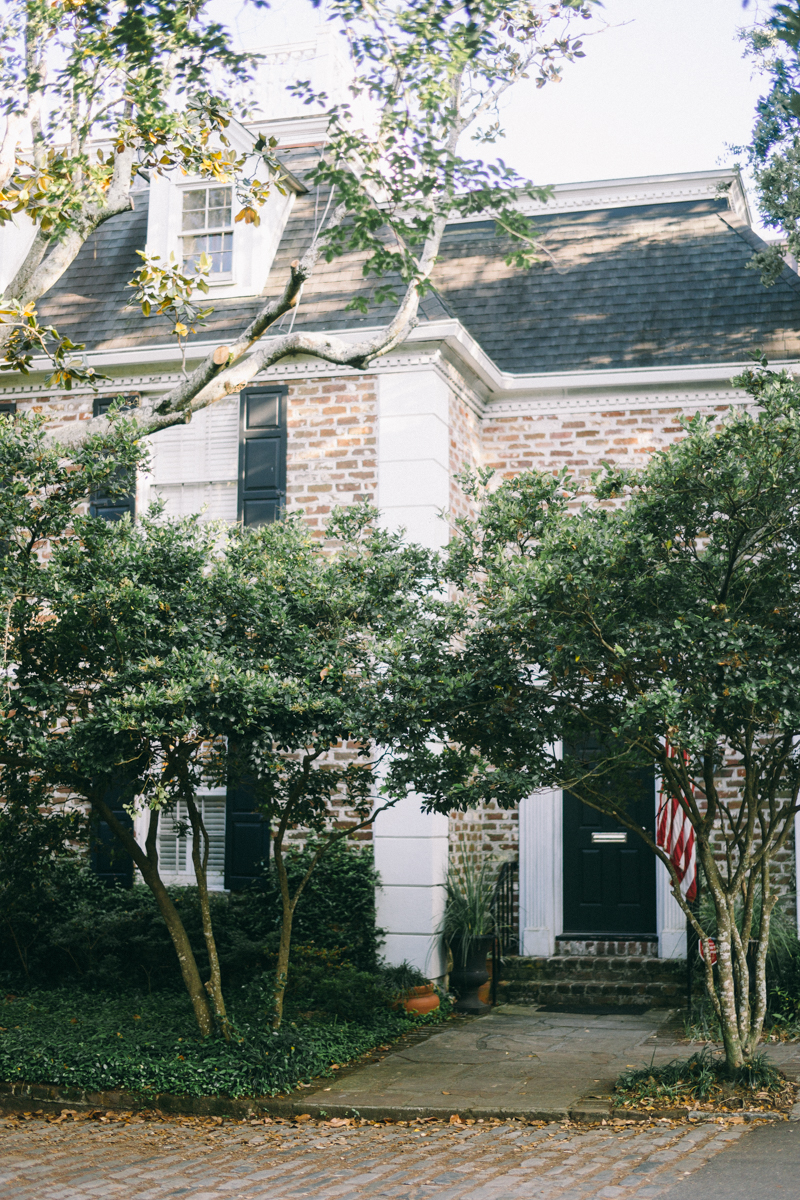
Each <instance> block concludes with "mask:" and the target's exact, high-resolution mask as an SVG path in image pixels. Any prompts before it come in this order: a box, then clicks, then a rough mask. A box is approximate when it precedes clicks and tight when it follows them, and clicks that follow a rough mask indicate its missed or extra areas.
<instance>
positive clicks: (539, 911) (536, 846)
mask: <svg viewBox="0 0 800 1200" xmlns="http://www.w3.org/2000/svg"><path fill="white" fill-rule="evenodd" d="M657 783H658V781H657V780H656V790H655V803H656V804H657V803H658V789H657ZM562 814H563V800H562V793H561V791H560V790H552V791H541V792H534V793H533V795H531V796H527V797H526V798H525V799H524V800H523V801H522V802H521V803H520V806H519V952H520V954H524V955H530V956H531V957H536V958H539V957H544V958H546V957H549V956H550V955H552V954H555V951H556V938H557V937H558V935H559V934H560V933H563V931H564V917H563V895H564V893H563V886H564V880H563V859H564V847H563V815H562ZM656 931H657V933H658V956H659V958H685V957H686V918H685V916H684V915H683V912H682V910H681V907H680V905H679V904H678V902H677V900H676V899H675V897H674V896H673V894H672V889H671V887H670V878H669V872H668V871H667V868H666V867H665V866H664V864H663V863H662V862H661V861H660V860H659V861H657V862H656ZM631 940H634V941H635V940H636V939H635V938H632V939H631Z"/></svg>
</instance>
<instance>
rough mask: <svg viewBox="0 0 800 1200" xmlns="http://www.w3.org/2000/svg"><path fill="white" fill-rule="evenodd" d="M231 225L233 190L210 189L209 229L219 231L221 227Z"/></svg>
mask: <svg viewBox="0 0 800 1200" xmlns="http://www.w3.org/2000/svg"><path fill="white" fill-rule="evenodd" d="M230 223H231V189H230V188H209V189H208V223H207V228H208V229H218V228H219V227H220V225H230Z"/></svg>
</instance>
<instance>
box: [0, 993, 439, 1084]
mask: <svg viewBox="0 0 800 1200" xmlns="http://www.w3.org/2000/svg"><path fill="white" fill-rule="evenodd" d="M231 1011H232V1017H233V1025H234V1040H233V1041H232V1042H224V1041H222V1039H219V1038H209V1039H207V1040H206V1041H203V1040H202V1039H201V1038H200V1037H199V1036H198V1035H197V1034H196V1031H195V1030H193V1024H194V1023H193V1020H192V1014H191V1010H190V1007H189V1001H188V999H187V998H186V996H185V995H179V994H177V993H176V994H175V995H171V994H169V993H160V994H157V995H151V996H147V995H143V996H139V997H134V996H133V995H131V994H130V993H129V994H128V995H127V996H121V997H120V996H115V997H112V996H94V997H87V996H86V995H83V994H81V993H80V992H76V991H75V990H72V989H69V990H67V989H53V990H49V991H45V992H36V991H33V992H30V993H28V994H26V995H25V996H21V997H7V998H6V999H5V1001H2V1002H0V1079H3V1080H11V1081H13V1080H21V1081H25V1082H27V1083H47V1084H56V1085H59V1086H62V1087H78V1088H86V1089H88V1090H98V1091H99V1090H107V1089H110V1088H123V1089H125V1090H131V1091H134V1092H137V1093H139V1094H140V1095H142V1096H143V1097H144V1098H146V1097H149V1096H154V1095H155V1094H157V1093H158V1092H172V1093H178V1094H188V1095H192V1096H203V1095H221V1096H245V1095H250V1096H259V1095H275V1094H276V1093H278V1092H285V1091H288V1090H290V1089H292V1088H294V1087H295V1086H296V1085H297V1083H298V1082H300V1081H302V1082H308V1081H309V1080H311V1079H312V1078H314V1077H315V1076H319V1075H330V1074H331V1073H332V1072H331V1068H332V1066H333V1065H334V1064H336V1065H341V1064H343V1063H346V1062H347V1061H348V1060H350V1059H353V1058H356V1057H358V1056H359V1055H361V1054H364V1053H365V1052H366V1051H368V1050H370V1049H372V1048H373V1047H374V1046H375V1045H377V1044H380V1043H384V1042H388V1041H391V1040H393V1039H395V1038H397V1037H399V1036H400V1035H401V1034H403V1033H405V1032H406V1031H407V1030H409V1029H411V1028H414V1027H416V1026H417V1025H419V1024H435V1023H437V1022H439V1021H441V1020H442V1018H443V1017H444V1016H446V1014H447V1009H446V1007H445V1008H443V1009H441V1010H439V1011H437V1012H435V1013H431V1014H428V1016H426V1017H414V1016H412V1015H410V1014H407V1013H405V1012H404V1011H402V1010H398V1011H391V1010H389V1009H388V1008H386V1006H385V1005H383V1006H379V1007H377V1008H375V1009H374V1010H372V1011H371V1012H369V1013H365V1014H364V1016H363V1019H362V1020H361V1021H360V1022H358V1021H355V1020H352V1019H350V1020H338V1019H326V1020H320V1019H315V1020H306V1021H297V1022H288V1021H287V1022H285V1023H284V1026H283V1028H282V1029H281V1030H280V1032H279V1033H273V1032H272V1030H271V1029H270V1027H269V1023H268V1021H267V1020H265V1019H264V1018H263V1017H262V1016H261V1015H260V1014H259V1012H258V1011H257V1010H253V1009H251V1008H249V1007H248V1006H247V1004H246V1003H244V1002H242V1001H240V1002H239V1003H238V1004H237V1003H236V1002H234V1004H232V1005H231ZM187 1031H188V1036H187Z"/></svg>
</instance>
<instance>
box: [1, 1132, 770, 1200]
mask: <svg viewBox="0 0 800 1200" xmlns="http://www.w3.org/2000/svg"><path fill="white" fill-rule="evenodd" d="M747 1133H748V1127H747V1126H745V1125H744V1124H738V1123H735V1122H733V1121H727V1122H725V1123H724V1124H702V1125H698V1126H691V1125H678V1124H674V1125H673V1124H655V1125H651V1126H649V1127H646V1128H643V1127H642V1126H632V1125H626V1126H605V1127H602V1126H601V1127H593V1128H591V1129H586V1130H578V1129H576V1127H575V1126H569V1125H547V1126H544V1127H538V1128H537V1127H535V1126H531V1125H523V1124H518V1123H505V1124H499V1125H490V1124H488V1123H487V1124H485V1125H484V1124H475V1125H470V1126H466V1127H464V1126H462V1127H458V1126H449V1125H444V1124H442V1123H421V1124H417V1125H414V1124H412V1125H410V1126H409V1127H406V1128H403V1127H401V1126H398V1125H388V1126H374V1125H366V1124H365V1125H361V1126H341V1125H336V1126H332V1125H330V1124H323V1123H320V1124H316V1123H313V1122H309V1123H306V1124H301V1125H297V1126H294V1125H289V1124H269V1125H263V1124H256V1123H250V1124H235V1125H230V1126H223V1127H216V1128H209V1126H208V1125H205V1126H200V1125H199V1124H189V1123H185V1122H184V1123H180V1122H174V1121H170V1122H166V1121H165V1122H161V1121H153V1122H147V1123H144V1122H140V1123H134V1122H130V1123H128V1122H110V1123H108V1124H98V1123H96V1122H94V1121H92V1122H89V1121H81V1122H80V1123H76V1124H73V1123H72V1122H71V1121H69V1122H67V1123H65V1124H62V1125H54V1124H48V1123H47V1122H45V1121H43V1120H37V1119H34V1120H31V1121H28V1122H25V1123H23V1124H21V1125H20V1126H18V1127H13V1126H12V1125H10V1124H6V1125H5V1126H3V1127H2V1128H0V1193H2V1194H3V1195H6V1196H9V1197H12V1196H13V1197H14V1200H99V1198H100V1197H117V1196H119V1197H125V1198H126V1200H128V1198H129V1197H130V1198H131V1200H167V1197H170V1198H171V1197H179V1196H186V1197H187V1200H188V1198H191V1200H267V1197H269V1200H278V1198H280V1197H286V1200H294V1198H295V1197H296V1198H298V1200H299V1198H300V1197H306V1196H307V1197H313V1198H314V1200H334V1198H335V1200H361V1198H364V1200H367V1198H374V1197H386V1198H391V1200H517V1198H519V1200H522V1198H523V1197H524V1200H538V1198H544V1197H546V1198H547V1200H593V1198H596V1200H611V1198H612V1197H617V1196H621V1197H625V1200H652V1198H653V1197H656V1196H659V1195H660V1194H661V1193H662V1192H664V1191H665V1190H666V1189H667V1188H669V1187H671V1186H673V1185H675V1184H676V1183H680V1182H682V1181H684V1180H687V1179H688V1177H689V1176H690V1175H691V1174H692V1173H693V1172H694V1171H696V1170H697V1169H698V1168H699V1167H701V1166H703V1164H705V1163H706V1162H708V1161H709V1160H710V1159H712V1158H713V1157H714V1156H715V1155H717V1154H719V1153H720V1152H721V1151H724V1150H725V1149H726V1147H728V1146H731V1145H733V1144H735V1143H736V1142H737V1141H738V1139H739V1138H741V1137H742V1136H743V1135H744V1136H746V1135H747Z"/></svg>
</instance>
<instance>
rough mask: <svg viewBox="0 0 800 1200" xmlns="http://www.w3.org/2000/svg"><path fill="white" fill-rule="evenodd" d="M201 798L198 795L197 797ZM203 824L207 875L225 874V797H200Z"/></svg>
mask: <svg viewBox="0 0 800 1200" xmlns="http://www.w3.org/2000/svg"><path fill="white" fill-rule="evenodd" d="M197 799H198V800H200V799H201V797H200V796H198V797H197ZM202 802H203V803H202V813H203V824H204V825H205V827H206V833H207V834H208V876H209V879H210V878H211V876H212V875H215V876H218V877H219V876H224V875H225V797H224V796H203V797H202Z"/></svg>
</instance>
